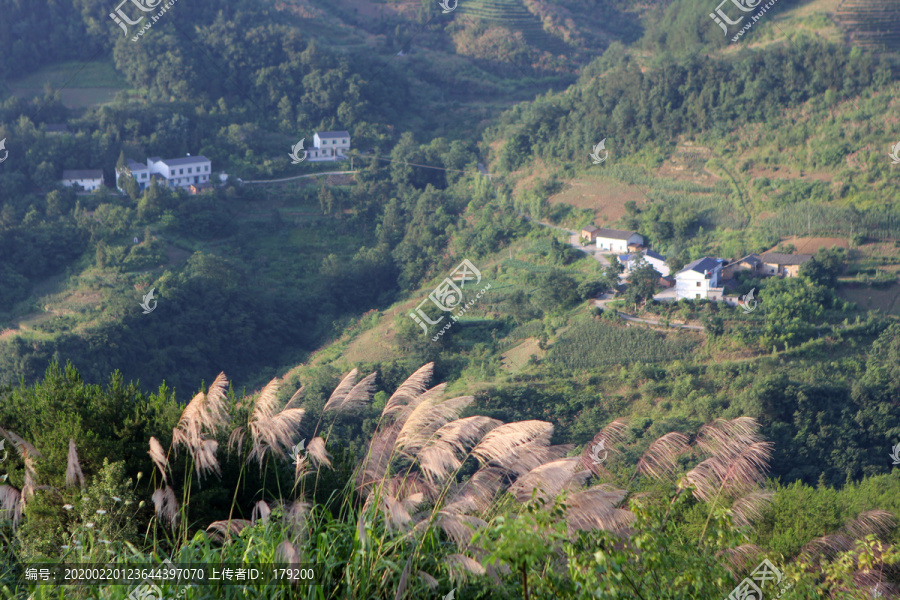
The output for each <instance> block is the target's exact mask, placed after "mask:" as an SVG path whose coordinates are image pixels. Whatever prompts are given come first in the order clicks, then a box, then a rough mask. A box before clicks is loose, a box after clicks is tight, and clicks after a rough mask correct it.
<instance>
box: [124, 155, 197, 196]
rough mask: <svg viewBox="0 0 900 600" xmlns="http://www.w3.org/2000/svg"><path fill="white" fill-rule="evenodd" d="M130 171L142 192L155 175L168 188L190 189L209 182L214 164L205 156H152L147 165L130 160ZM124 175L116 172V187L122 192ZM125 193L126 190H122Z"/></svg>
mask: <svg viewBox="0 0 900 600" xmlns="http://www.w3.org/2000/svg"><path fill="white" fill-rule="evenodd" d="M128 170H130V171H131V175H132V176H133V177H134V179H135V181H137V183H138V186H139V187H140V189H141V190H144V189H146V188H147V186H148V185H150V180H151V179H152V178H153V176H154V175H157V176H158V178H159V179H160V180H161V181H162V182H163V184H164V185H166V186H168V187H180V188H189V187H190V186H191V185H197V184H203V183H207V182H208V181H209V177H210V175H211V173H212V162H211V161H210V160H209V159H208V158H206V157H205V156H202V155H201V156H191V155H190V154H188V155H187V156H186V157H184V158H166V159H163V158H160V157H158V156H151V157H150V158H148V159H147V165H146V166H144V165H142V164H141V163H139V162H136V161H133V160H128ZM123 175H124V173H120V172H118V171H116V187H117V188H119V189H120V190H122V186H121V185H120V183H119V180H120V177H121V176H123ZM122 191H124V190H122Z"/></svg>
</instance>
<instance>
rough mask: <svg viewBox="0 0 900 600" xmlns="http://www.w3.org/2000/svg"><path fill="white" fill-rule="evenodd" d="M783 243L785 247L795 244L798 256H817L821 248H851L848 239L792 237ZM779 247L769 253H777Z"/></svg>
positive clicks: (785, 239) (782, 241)
mask: <svg viewBox="0 0 900 600" xmlns="http://www.w3.org/2000/svg"><path fill="white" fill-rule="evenodd" d="M781 243H782V244H784V245H787V244H793V245H794V247H795V248H796V249H797V250H796V254H815V253H816V252H818V251H819V248H832V247H835V246H836V247H838V248H850V243H849V242H848V241H847V239H846V238H837V237H809V238H801V237H797V236H795V235H794V236H791V237H787V238H784V239H783V240H781ZM777 248H778V246H775V248H771V249H769V252H777V251H778V250H777Z"/></svg>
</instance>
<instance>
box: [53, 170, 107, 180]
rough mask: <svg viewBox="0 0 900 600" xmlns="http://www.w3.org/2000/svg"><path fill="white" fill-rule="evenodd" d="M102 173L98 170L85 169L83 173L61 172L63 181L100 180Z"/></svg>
mask: <svg viewBox="0 0 900 600" xmlns="http://www.w3.org/2000/svg"><path fill="white" fill-rule="evenodd" d="M102 177H103V171H102V170H99V169H86V170H83V171H63V176H62V178H63V179H101V178H102Z"/></svg>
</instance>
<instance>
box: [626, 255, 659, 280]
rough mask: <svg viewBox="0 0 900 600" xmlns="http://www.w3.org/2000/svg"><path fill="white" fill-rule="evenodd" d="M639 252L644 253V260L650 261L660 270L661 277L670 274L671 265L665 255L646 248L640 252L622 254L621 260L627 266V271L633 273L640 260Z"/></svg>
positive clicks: (651, 264)
mask: <svg viewBox="0 0 900 600" xmlns="http://www.w3.org/2000/svg"><path fill="white" fill-rule="evenodd" d="M638 254H641V255H643V258H644V261H645V262H648V263H650V266H652V267H653V268H654V269H656V270H657V271H659V274H660V276H661V277H667V276H668V275H669V266H668V265H667V264H666V259H665V257H663V256H662V255H660V254H658V253H656V252H654V251H653V250H644V251H642V252H640V253H638V252H635V253H633V254H622V255H620V256H619V262H620V263H622V265H623V266H624V267H625V273H631V272H632V271H633V270H634V268H635V267H636V266H637V263H638V261H637V260H636V259H637V258H638Z"/></svg>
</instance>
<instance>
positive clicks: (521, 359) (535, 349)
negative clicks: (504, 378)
mask: <svg viewBox="0 0 900 600" xmlns="http://www.w3.org/2000/svg"><path fill="white" fill-rule="evenodd" d="M532 354H535V355H537V356H538V358H540V357H543V356H544V354H546V352H545V351H544V350H541V349H540V347H539V346H538V339H537V338H527V339H525V340H524V341H523V342H522V343H521V344H519V345H518V346H513V347H512V348H510V349H509V350H507V351H506V352H504V353H503V354H501V355H500V359H501V362H502V364H503V368H504V369H506V370H507V371H519V370H521V369H522V368H524V367H525V366H526V365H527V364H528V359H529V358H531V355H532Z"/></svg>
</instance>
